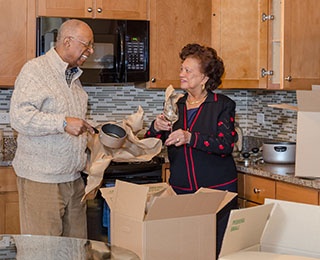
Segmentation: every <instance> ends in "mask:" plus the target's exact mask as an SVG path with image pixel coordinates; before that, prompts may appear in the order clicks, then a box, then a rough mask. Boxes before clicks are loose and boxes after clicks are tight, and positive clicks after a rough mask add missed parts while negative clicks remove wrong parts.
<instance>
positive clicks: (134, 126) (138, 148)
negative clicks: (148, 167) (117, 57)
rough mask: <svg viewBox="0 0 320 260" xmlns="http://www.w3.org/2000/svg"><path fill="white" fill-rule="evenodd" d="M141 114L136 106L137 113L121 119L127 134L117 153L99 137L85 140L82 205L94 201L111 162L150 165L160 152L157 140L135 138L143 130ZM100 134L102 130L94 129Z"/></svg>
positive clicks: (93, 136) (142, 112)
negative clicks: (85, 174)
mask: <svg viewBox="0 0 320 260" xmlns="http://www.w3.org/2000/svg"><path fill="white" fill-rule="evenodd" d="M143 115H144V111H143V109H142V108H141V106H139V108H138V111H137V112H136V113H134V114H132V115H129V116H128V117H127V118H126V119H123V122H122V125H121V126H122V127H123V128H124V129H125V131H126V132H127V138H126V140H125V142H124V144H123V146H122V147H121V148H119V149H112V148H108V147H106V146H104V145H103V144H102V143H101V142H100V140H99V135H98V134H95V135H89V137H88V150H89V153H88V162H87V166H86V171H85V172H86V173H87V174H88V178H87V185H86V187H85V195H84V196H83V198H82V201H84V200H86V199H93V198H94V197H95V196H96V193H97V191H98V189H99V188H100V186H101V183H102V179H103V175H104V172H105V170H106V169H107V167H108V166H109V164H110V162H111V161H115V162H139V161H150V160H151V159H152V158H153V157H154V156H156V155H158V154H159V153H160V152H161V148H162V142H161V140H160V139H157V138H146V139H139V138H138V137H137V136H136V134H137V133H138V132H139V131H140V130H141V129H142V125H143ZM97 128H98V129H99V130H101V126H98V127H97Z"/></svg>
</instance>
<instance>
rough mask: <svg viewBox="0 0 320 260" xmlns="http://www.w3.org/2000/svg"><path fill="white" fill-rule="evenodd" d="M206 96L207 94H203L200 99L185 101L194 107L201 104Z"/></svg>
mask: <svg viewBox="0 0 320 260" xmlns="http://www.w3.org/2000/svg"><path fill="white" fill-rule="evenodd" d="M207 96H208V93H207V94H205V95H204V96H203V97H202V98H200V99H197V100H194V101H190V100H188V99H187V102H188V104H190V105H195V104H198V103H200V102H202V101H203V100H204V99H205V98H206V97H207Z"/></svg>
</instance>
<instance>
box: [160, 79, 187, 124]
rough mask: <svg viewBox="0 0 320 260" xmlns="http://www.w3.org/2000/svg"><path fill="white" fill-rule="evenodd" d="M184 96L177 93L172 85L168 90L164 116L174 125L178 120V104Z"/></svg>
mask: <svg viewBox="0 0 320 260" xmlns="http://www.w3.org/2000/svg"><path fill="white" fill-rule="evenodd" d="M182 96H183V94H179V93H176V92H175V90H174V88H173V87H172V85H169V86H168V87H167V88H166V92H165V101H164V108H163V114H164V116H165V117H166V119H167V120H169V121H170V122H171V124H174V123H175V122H176V121H177V120H178V107H177V105H176V102H177V101H178V99H179V98H180V97H182Z"/></svg>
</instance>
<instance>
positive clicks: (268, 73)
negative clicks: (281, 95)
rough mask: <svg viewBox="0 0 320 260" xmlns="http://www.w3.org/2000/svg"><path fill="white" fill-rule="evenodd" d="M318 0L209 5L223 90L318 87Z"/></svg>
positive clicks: (224, 0)
mask: <svg viewBox="0 0 320 260" xmlns="http://www.w3.org/2000/svg"><path fill="white" fill-rule="evenodd" d="M318 10H320V1H319V0H306V1H300V0H213V13H214V16H213V19H212V28H213V34H212V42H213V47H214V48H216V49H217V51H218V53H219V54H220V55H221V57H222V59H223V60H224V63H225V69H226V72H225V76H224V79H223V84H222V88H245V89H249V88H267V89H284V90H298V89H311V86H312V85H313V84H317V85H319V84H320V62H319V57H320V29H319V28H320V20H319V14H318V13H319V12H318Z"/></svg>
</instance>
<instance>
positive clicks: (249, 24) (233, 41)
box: [212, 0, 268, 89]
mask: <svg viewBox="0 0 320 260" xmlns="http://www.w3.org/2000/svg"><path fill="white" fill-rule="evenodd" d="M267 12H268V0H213V17H212V29H213V32H212V46H213V48H215V49H216V50H217V52H218V55H219V56H220V57H221V58H222V59H223V61H224V64H225V75H224V77H223V82H222V86H221V87H220V88H247V89H248V88H266V85H267V78H266V77H264V78H262V77H261V69H262V68H265V69H267V62H268V56H267V49H268V42H267V35H268V23H267V22H263V21H262V19H261V15H262V14H263V13H267Z"/></svg>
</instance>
